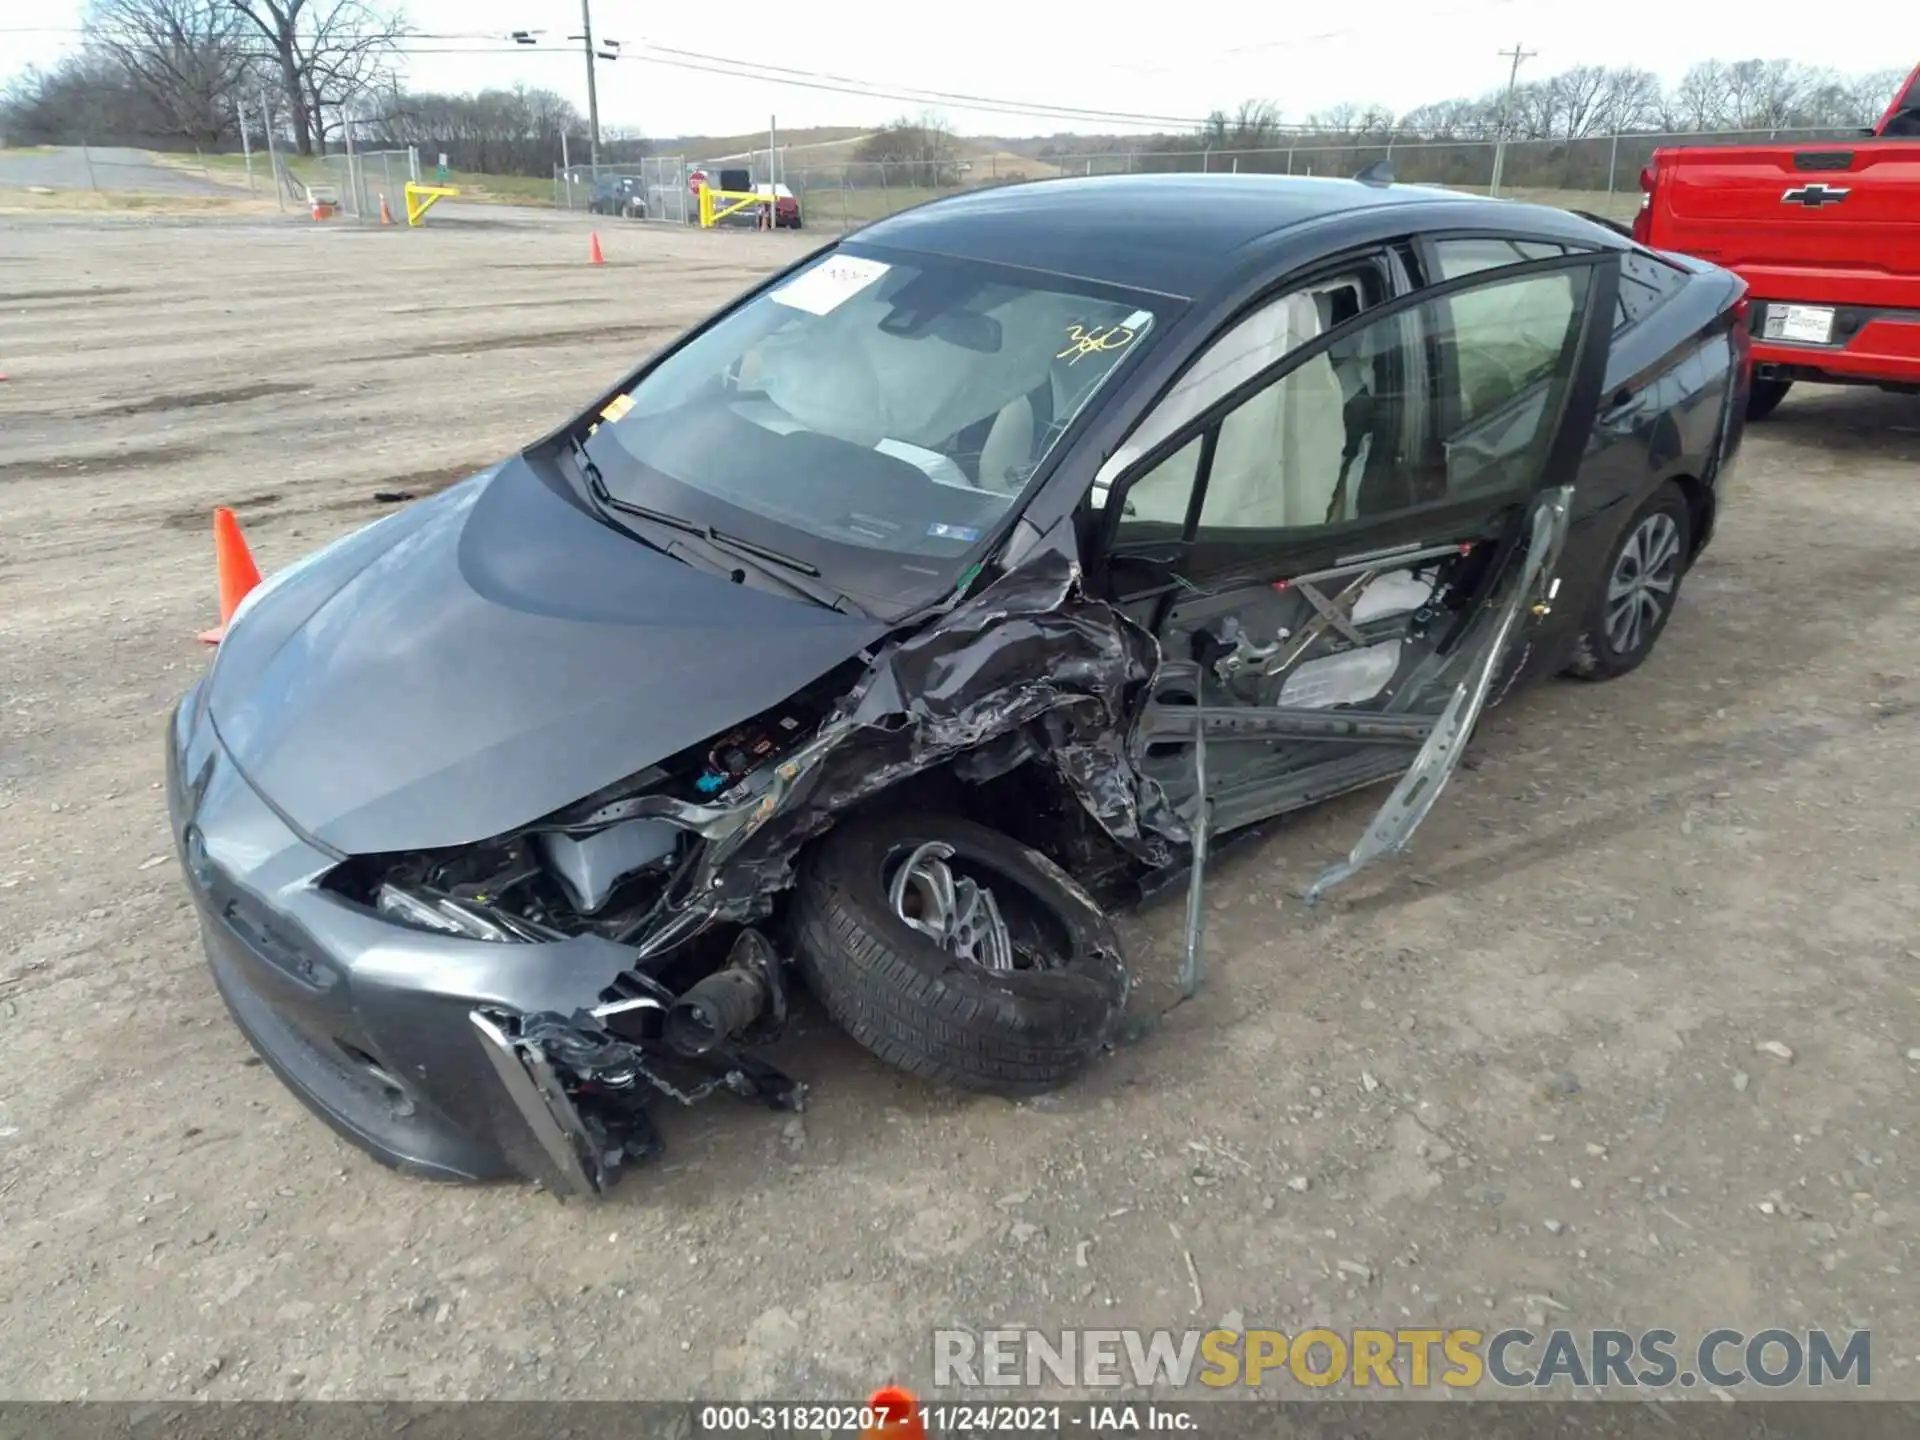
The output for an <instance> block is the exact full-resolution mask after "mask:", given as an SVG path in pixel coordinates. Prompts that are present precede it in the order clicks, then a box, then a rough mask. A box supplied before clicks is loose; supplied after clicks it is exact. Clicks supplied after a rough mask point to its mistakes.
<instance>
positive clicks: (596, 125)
mask: <svg viewBox="0 0 1920 1440" xmlns="http://www.w3.org/2000/svg"><path fill="white" fill-rule="evenodd" d="M591 6H592V0H580V43H581V45H582V46H583V47H584V48H585V49H586V52H587V163H588V164H589V165H591V166H592V167H593V173H594V178H596V179H598V178H599V175H600V91H599V88H598V86H597V85H595V83H594V75H593V10H592V8H591Z"/></svg>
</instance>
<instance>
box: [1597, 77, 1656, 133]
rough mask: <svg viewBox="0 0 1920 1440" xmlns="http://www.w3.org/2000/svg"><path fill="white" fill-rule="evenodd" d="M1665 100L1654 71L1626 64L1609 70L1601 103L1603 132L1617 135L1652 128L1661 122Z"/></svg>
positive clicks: (1601, 127)
mask: <svg viewBox="0 0 1920 1440" xmlns="http://www.w3.org/2000/svg"><path fill="white" fill-rule="evenodd" d="M1665 98H1666V97H1665V96H1664V95H1662V94H1661V90H1660V77H1659V76H1658V75H1655V74H1654V73H1653V72H1652V71H1651V70H1640V69H1636V68H1635V67H1634V66H1631V65H1625V66H1621V67H1619V68H1617V69H1612V70H1609V71H1607V87H1606V92H1605V93H1604V94H1603V95H1602V96H1601V100H1600V105H1601V112H1602V113H1601V116H1600V130H1601V132H1602V133H1604V134H1613V135H1618V134H1620V133H1622V132H1623V131H1629V130H1647V129H1651V128H1652V127H1653V126H1655V125H1658V124H1659V123H1660V121H1661V118H1662V112H1663V110H1664V108H1665Z"/></svg>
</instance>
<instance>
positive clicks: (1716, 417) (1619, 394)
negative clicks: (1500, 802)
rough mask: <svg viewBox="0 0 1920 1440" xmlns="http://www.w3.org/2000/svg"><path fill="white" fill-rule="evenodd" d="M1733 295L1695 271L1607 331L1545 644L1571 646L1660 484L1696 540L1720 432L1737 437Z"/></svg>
mask: <svg viewBox="0 0 1920 1440" xmlns="http://www.w3.org/2000/svg"><path fill="white" fill-rule="evenodd" d="M1738 294H1739V282H1738V281H1737V280H1735V279H1734V277H1733V276H1731V275H1729V274H1727V273H1726V272H1725V271H1722V270H1717V269H1707V268H1702V269H1700V270H1699V271H1698V272H1696V273H1695V274H1693V275H1692V277H1691V278H1690V279H1689V280H1688V281H1687V283H1686V284H1685V286H1683V287H1682V288H1681V289H1680V290H1679V291H1677V292H1676V293H1675V294H1674V295H1673V297H1672V298H1671V299H1669V300H1668V302H1667V303H1666V304H1665V305H1662V306H1660V307H1659V308H1658V309H1656V310H1654V311H1653V312H1652V313H1650V314H1649V315H1647V316H1646V317H1645V318H1643V319H1642V320H1641V321H1640V323H1639V324H1637V325H1633V326H1630V327H1629V328H1627V329H1626V330H1624V331H1622V332H1621V333H1619V334H1617V335H1616V336H1615V337H1614V340H1613V348H1612V352H1611V355H1610V357H1609V360H1608V365H1607V383H1606V388H1605V390H1604V391H1603V397H1604V398H1603V399H1602V402H1601V410H1600V415H1599V418H1598V420H1597V421H1596V422H1595V425H1594V432H1593V435H1592V437H1591V439H1590V440H1589V442H1588V446H1587V455H1586V459H1585V461H1584V462H1583V464H1582V465H1581V467H1580V477H1579V479H1578V481H1577V482H1576V484H1575V490H1574V516H1573V530H1572V533H1571V534H1570V535H1569V537H1568V544H1567V549H1566V554H1565V558H1564V559H1563V561H1562V564H1561V570H1560V580H1561V595H1562V597H1563V598H1562V600H1561V602H1560V603H1559V604H1558V605H1557V606H1556V607H1555V617H1556V623H1554V624H1553V625H1552V627H1551V628H1550V629H1549V630H1548V631H1547V632H1545V633H1544V635H1543V636H1542V639H1543V640H1544V641H1545V642H1546V644H1547V645H1548V647H1549V648H1550V649H1555V650H1558V649H1561V648H1564V649H1566V650H1568V651H1570V650H1571V648H1572V646H1573V644H1574V642H1575V641H1576V640H1577V639H1578V637H1579V633H1580V630H1581V629H1582V628H1583V622H1584V620H1585V618H1586V616H1587V614H1588V613H1589V610H1590V607H1591V605H1592V602H1593V597H1594V595H1595V594H1596V592H1597V589H1598V587H1599V586H1600V585H1601V584H1602V583H1604V580H1605V570H1606V561H1607V557H1608V556H1609V554H1610V553H1611V552H1612V549H1613V546H1614V543H1615V541H1616V540H1618V538H1619V536H1620V533H1621V531H1622V530H1623V529H1625V527H1626V524H1627V522H1628V521H1629V520H1630V519H1631V518H1632V517H1633V514H1634V512H1635V511H1636V510H1638V509H1639V508H1640V506H1641V505H1642V504H1643V503H1645V501H1646V499H1647V497H1648V496H1650V495H1652V494H1653V492H1654V491H1655V490H1657V489H1658V488H1659V487H1660V486H1661V485H1662V484H1663V483H1665V482H1667V481H1669V480H1671V481H1675V482H1677V483H1679V484H1680V486H1681V488H1682V489H1683V490H1685V491H1686V492H1687V495H1688V500H1689V504H1690V508H1691V509H1692V510H1693V513H1694V516H1695V522H1694V532H1695V538H1696V540H1701V539H1704V537H1705V535H1706V533H1707V531H1708V528H1709V527H1710V525H1711V523H1712V515H1713V511H1714V508H1715V503H1716V499H1715V490H1716V488H1717V483H1718V479H1719V470H1720V466H1719V464H1718V458H1719V453H1720V449H1721V443H1722V435H1723V431H1724V432H1725V434H1726V436H1727V437H1728V439H1729V440H1730V441H1737V439H1738V435H1739V431H1738V428H1737V426H1738V424H1739V417H1737V416H1735V417H1729V416H1728V411H1727V407H1728V405H1729V403H1731V402H1732V401H1733V400H1734V399H1735V398H1736V391H1737V390H1739V389H1740V387H1741V386H1743V385H1744V376H1743V375H1742V373H1741V370H1740V367H1738V366H1736V364H1735V363H1734V362H1735V345H1734V339H1733V334H1732V327H1733V324H1734V320H1733V315H1732V310H1731V307H1732V304H1733V301H1734V300H1735V298H1737V296H1738ZM1729 419H1731V425H1729V424H1728V423H1727V422H1728V421H1729Z"/></svg>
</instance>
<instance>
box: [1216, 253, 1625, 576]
mask: <svg viewBox="0 0 1920 1440" xmlns="http://www.w3.org/2000/svg"><path fill="white" fill-rule="evenodd" d="M1588 283H1590V272H1589V271H1587V270H1585V269H1579V270H1562V271H1555V272H1550V273H1547V274H1540V275H1526V276H1520V277H1516V278H1513V279H1508V280H1500V279H1497V278H1490V279H1489V280H1488V282H1487V283H1486V284H1484V285H1481V286H1478V287H1476V288H1474V289H1471V290H1466V291H1462V292H1458V293H1456V294H1453V295H1450V296H1446V297H1443V298H1440V299H1436V300H1430V301H1427V302H1425V303H1423V304H1421V305H1418V306H1415V307H1413V308H1411V309H1409V310H1406V311H1402V312H1398V313H1394V314H1389V315H1387V316H1384V317H1382V318H1381V319H1380V320H1378V321H1376V322H1375V323H1373V324H1371V325H1367V326H1363V327H1362V328H1361V329H1360V330H1358V331H1356V332H1354V333H1353V334H1351V335H1350V336H1348V337H1347V339H1346V340H1345V341H1344V342H1342V343H1340V344H1337V345H1336V346H1334V347H1332V348H1330V349H1327V350H1323V351H1321V352H1320V353H1318V354H1315V355H1313V356H1312V357H1310V358H1309V359H1307V360H1306V361H1304V362H1303V363H1301V364H1300V365H1298V366H1296V367H1295V368H1294V369H1292V370H1290V371H1289V372H1287V373H1286V374H1285V375H1283V376H1281V377H1280V378H1279V379H1277V380H1275V381H1274V382H1273V383H1271V384H1269V385H1267V386H1265V387H1264V388H1262V389H1261V390H1259V391H1257V392H1256V393H1254V394H1253V395H1251V396H1249V397H1248V398H1247V399H1246V400H1244V401H1242V402H1241V403H1240V404H1239V405H1238V406H1236V407H1235V408H1234V409H1233V410H1232V411H1231V412H1229V413H1228V414H1227V415H1226V416H1224V417H1223V418H1222V419H1221V420H1220V421H1219V422H1218V424H1219V436H1218V439H1217V441H1216V442H1215V446H1214V454H1213V460H1212V464H1211V465H1210V466H1209V468H1208V472H1207V475H1206V477H1205V479H1204V482H1203V483H1204V484H1205V487H1206V489H1205V497H1204V499H1203V501H1202V504H1201V514H1200V532H1201V533H1200V536H1199V537H1198V538H1199V539H1200V540H1201V542H1202V543H1206V542H1207V541H1209V540H1224V539H1226V538H1227V537H1226V535H1225V534H1223V533H1222V532H1230V531H1234V530H1278V529H1287V530H1291V529H1300V528H1307V527H1313V526H1324V525H1338V524H1342V523H1346V522H1351V521H1356V520H1364V521H1373V520H1378V519H1382V518H1387V517H1391V516H1394V515H1399V514H1406V513H1411V512H1414V511H1417V510H1420V509H1422V508H1426V507H1429V506H1434V505H1441V504H1449V503H1453V502H1457V501H1460V500H1463V499H1474V498H1477V497H1480V496H1482V495H1485V496H1489V497H1491V496H1494V495H1504V494H1507V493H1509V492H1512V493H1524V491H1526V490H1527V489H1530V488H1531V487H1532V486H1533V485H1535V484H1536V483H1538V480H1539V467H1540V465H1541V464H1542V463H1543V462H1544V460H1545V452H1546V446H1547V444H1548V443H1549V441H1550V440H1551V438H1552V429H1553V424H1554V421H1555V419H1556V418H1557V416H1558V413H1559V406H1558V405H1557V403H1555V402H1556V399H1557V397H1558V396H1559V395H1560V394H1561V393H1562V386H1561V385H1559V384H1557V383H1555V382H1557V381H1564V380H1565V379H1567V378H1568V375H1569V372H1570V370H1571V367H1572V362H1573V357H1574V349H1575V347H1574V346H1573V345H1572V344H1571V343H1570V342H1571V341H1572V339H1573V337H1574V335H1575V334H1576V333H1577V331H1578V328H1579V324H1580V320H1581V317H1582V315H1583V314H1584V312H1585V301H1586V286H1587V285H1588Z"/></svg>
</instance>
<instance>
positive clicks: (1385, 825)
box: [1093, 253, 1617, 878]
mask: <svg viewBox="0 0 1920 1440" xmlns="http://www.w3.org/2000/svg"><path fill="white" fill-rule="evenodd" d="M1372 264H1374V262H1373V261H1372V260H1370V259H1367V258H1365V257H1363V259H1362V260H1361V261H1360V262H1358V263H1356V264H1355V265H1352V266H1337V267H1333V268H1332V269H1330V270H1322V271H1321V272H1320V274H1319V276H1318V277H1316V278H1314V279H1312V280H1310V281H1308V282H1307V283H1305V284H1302V285H1299V286H1296V287H1292V288H1290V289H1289V290H1288V291H1287V292H1286V293H1285V294H1283V295H1281V296H1279V297H1278V298H1277V299H1274V300H1272V301H1269V302H1265V303H1264V304H1262V305H1261V306H1260V307H1259V308H1258V309H1257V310H1256V311H1254V312H1253V313H1252V314H1251V315H1249V316H1248V317H1246V318H1245V319H1243V320H1241V321H1239V322H1237V323H1236V324H1235V325H1234V326H1232V327H1231V328H1230V329H1229V330H1228V331H1227V332H1226V333H1224V334H1223V335H1222V337H1221V339H1220V340H1219V341H1218V342H1217V344H1216V346H1215V347H1213V349H1212V350H1210V351H1209V352H1208V353H1207V354H1206V355H1203V356H1202V358H1201V360H1200V361H1199V362H1197V364H1196V366H1195V367H1194V370H1193V371H1190V372H1189V374H1190V376H1191V375H1194V374H1200V375H1202V376H1205V375H1217V376H1218V377H1219V380H1218V382H1217V384H1216V389H1217V391H1218V393H1217V394H1212V395H1209V394H1207V393H1205V391H1204V388H1203V386H1201V385H1198V384H1187V385H1186V386H1185V388H1184V390H1183V388H1182V386H1180V385H1176V387H1175V389H1174V391H1172V392H1170V394H1169V396H1168V398H1167V400H1166V402H1164V403H1163V405H1162V407H1160V409H1159V410H1157V411H1156V412H1155V414H1154V415H1150V416H1149V417H1148V419H1147V420H1146V421H1144V422H1143V424H1142V426H1141V427H1140V429H1139V430H1138V431H1137V432H1136V439H1135V442H1133V443H1130V444H1129V445H1128V446H1127V447H1124V448H1123V449H1122V451H1121V452H1120V454H1119V455H1117V456H1116V457H1115V461H1114V462H1113V463H1112V464H1111V465H1110V466H1109V468H1108V470H1107V471H1105V472H1103V475H1102V477H1101V481H1102V482H1103V483H1100V484H1097V485H1096V489H1095V493H1094V497H1093V498H1094V501H1095V503H1096V504H1097V505H1099V506H1100V508H1101V511H1102V515H1101V527H1102V528H1101V533H1102V535H1103V537H1104V541H1105V543H1104V545H1103V546H1102V547H1101V554H1102V557H1103V561H1104V564H1103V572H1102V573H1103V574H1104V576H1105V578H1106V582H1107V585H1108V587H1109V591H1110V593H1112V594H1113V595H1114V598H1115V599H1116V600H1118V601H1119V602H1120V603H1121V604H1122V605H1123V606H1124V607H1125V608H1127V609H1128V610H1129V611H1130V613H1132V614H1133V615H1134V616H1135V618H1137V619H1139V620H1141V621H1142V622H1143V623H1145V624H1147V625H1149V626H1150V627H1151V628H1152V629H1153V630H1154V631H1155V633H1156V635H1157V637H1158V639H1159V640H1160V644H1161V648H1162V657H1163V670H1162V673H1161V676H1160V679H1159V683H1158V685H1157V687H1156V693H1155V696H1154V699H1153V701H1152V703H1150V704H1149V706H1148V707H1147V710H1146V713H1145V715H1144V717H1143V719H1142V721H1141V724H1140V727H1139V729H1138V731H1137V732H1136V735H1135V754H1136V761H1137V763H1138V764H1139V766H1140V768H1141V769H1142V770H1143V771H1144V772H1145V773H1147V774H1149V775H1150V776H1151V777H1152V778H1153V779H1154V780H1155V781H1157V782H1158V783H1159V784H1160V785H1161V786H1162V788H1163V789H1165V790H1166V791H1167V792H1168V795H1169V798H1171V799H1172V800H1174V802H1175V803H1176V804H1179V805H1181V806H1182V807H1183V808H1185V809H1187V810H1188V811H1189V813H1192V814H1194V815H1195V816H1196V818H1198V817H1199V814H1200V812H1199V810H1198V807H1197V805H1196V797H1197V795H1198V794H1199V793H1200V791H1201V790H1202V789H1203V788H1204V792H1205V794H1206V797H1207V810H1206V817H1205V818H1206V823H1207V826H1208V828H1209V829H1212V830H1215V831H1225V830H1231V829H1235V828H1238V827H1240V826H1244V825H1248V824H1252V823H1254V822H1256V821H1259V820H1262V819H1265V818H1267V817H1269V816H1271V815H1274V814H1278V813H1281V812H1283V811H1286V810H1291V809H1294V808H1297V807H1299V806H1301V805H1305V804H1309V803H1313V802H1315V801H1318V800H1321V799H1324V798H1327V797H1328V796H1330V795H1334V794H1337V793H1339V792H1341V791H1344V790H1348V789H1353V788H1356V787H1358V786H1361V785H1367V784H1371V783H1374V782H1377V781H1380V780H1383V779H1387V778H1390V777H1392V776H1394V775H1396V774H1402V773H1404V774H1405V775H1406V782H1405V783H1403V786H1402V787H1401V789H1400V790H1398V791H1396V793H1395V798H1394V799H1392V800H1390V801H1389V802H1388V806H1387V808H1386V809H1385V810H1383V811H1382V814H1381V817H1379V821H1378V822H1377V824H1376V826H1375V827H1373V828H1370V830H1369V832H1368V837H1367V839H1366V840H1365V841H1363V846H1365V847H1369V853H1368V854H1365V855H1362V854H1360V853H1359V852H1356V856H1355V857H1354V861H1353V864H1354V866H1356V867H1357V865H1358V864H1359V863H1364V860H1365V859H1367V858H1371V853H1374V852H1376V851H1378V850H1380V849H1382V848H1384V849H1395V848H1398V846H1399V845H1400V844H1402V843H1404V841H1405V839H1406V836H1407V834H1410V833H1411V830H1412V828H1413V825H1415V824H1417V823H1418V820H1419V818H1420V817H1421V816H1422V815H1424V814H1425V812H1426V809H1427V807H1428V806H1430V805H1431V804H1432V801H1433V798H1434V797H1435V796H1436V795H1437V793H1438V791H1439V789H1440V787H1441V786H1442V785H1443V784H1444V783H1445V780H1446V777H1447V775H1448V774H1449V773H1451V770H1452V768H1453V765H1454V764H1455V763H1457V760H1458V758H1459V753H1460V750H1461V747H1462V742H1463V741H1464V738H1465V734H1466V732H1467V731H1469V730H1470V729H1471V728H1472V723H1473V721H1474V719H1476V718H1477V716H1478V713H1479V710H1480V708H1481V706H1482V705H1483V704H1484V702H1485V698H1486V693H1487V690H1488V688H1489V686H1490V683H1491V681H1492V678H1493V676H1494V673H1495V671H1496V668H1497V662H1498V661H1499V659H1500V658H1501V655H1502V654H1503V653H1504V652H1505V651H1506V650H1507V647H1508V645H1509V644H1510V642H1511V641H1512V640H1513V639H1514V637H1515V636H1516V635H1517V634H1518V633H1519V632H1520V631H1521V630H1522V629H1523V628H1524V625H1525V623H1526V621H1527V620H1528V619H1529V618H1531V617H1530V616H1529V615H1528V613H1527V612H1528V611H1529V610H1531V609H1532V608H1533V607H1536V606H1539V605H1545V604H1547V603H1550V602H1549V600H1548V598H1547V597H1548V593H1549V591H1550V590H1551V587H1552V577H1551V563H1552V561H1553V560H1554V559H1555V558H1556V557H1557V551H1558V545H1559V541H1560V538H1561V536H1562V535H1563V534H1564V508H1565V506H1564V496H1563V495H1562V494H1561V491H1562V488H1563V487H1565V486H1568V485H1570V484H1571V482H1572V480H1573V477H1574V473H1575V470H1576V469H1577V467H1578V464H1579V460H1580V455H1581V453H1582V451H1583V450H1584V448H1585V444H1586V439H1587V437H1588V435H1589V434H1590V433H1591V431H1592V427H1593V423H1594V418H1595V414H1596V411H1597V408H1598V403H1599V397H1600V389H1601V384H1602V380H1603V374H1604V366H1605V360H1606V345H1607V340H1608V334H1609V331H1610V326H1609V325H1608V324H1606V323H1604V322H1605V320H1606V319H1607V318H1609V317H1611V315H1612V313H1613V306H1614V294H1615V289H1616V269H1615V267H1616V264H1617V261H1616V259H1615V258H1614V257H1613V256H1612V254H1611V253H1604V254H1594V253H1588V254H1581V255H1575V256H1566V255H1558V256H1554V257H1552V258H1545V259H1541V260H1537V261H1523V262H1521V263H1517V264H1514V265H1510V266H1504V267H1500V268H1497V269H1493V270H1483V271H1480V272H1478V273H1475V274H1472V275H1470V276H1467V277H1463V278H1462V279H1460V280H1457V281H1451V282H1447V283H1443V284H1438V285H1434V286H1430V287H1428V288H1426V289H1424V290H1421V291H1418V292H1416V293H1413V294H1410V295H1401V296H1399V297H1397V298H1392V297H1389V296H1386V295H1381V294H1379V292H1377V291H1375V292H1373V294H1369V291H1368V282H1367V276H1368V275H1369V273H1373V272H1371V271H1370V270H1369V266H1371V265H1372ZM1376 297H1377V298H1376ZM1250 337H1255V338H1257V339H1259V340H1260V342H1261V343H1259V344H1249V338H1250ZM1263 345H1264V349H1263V348H1262V346H1263ZM1217 355H1219V356H1225V357H1227V358H1225V359H1216V358H1215V357H1216V356H1217ZM1247 356H1254V357H1256V358H1257V360H1258V361H1259V362H1260V364H1261V366H1262V368H1258V369H1254V370H1252V373H1248V370H1249V366H1248V365H1247V364H1246V363H1245V357H1247ZM1236 359H1238V361H1239V363H1238V368H1237V369H1236V366H1235V363H1234V362H1235V360H1236ZM1162 412H1172V413H1165V414H1163V413H1162ZM1196 737H1204V742H1205V743H1204V745H1197V744H1196ZM1332 878H1338V877H1332Z"/></svg>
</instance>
